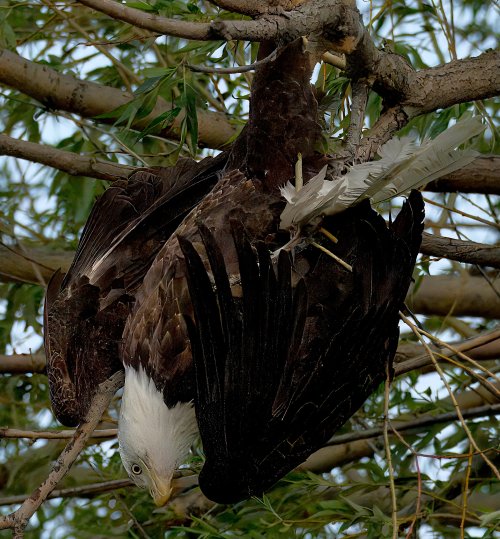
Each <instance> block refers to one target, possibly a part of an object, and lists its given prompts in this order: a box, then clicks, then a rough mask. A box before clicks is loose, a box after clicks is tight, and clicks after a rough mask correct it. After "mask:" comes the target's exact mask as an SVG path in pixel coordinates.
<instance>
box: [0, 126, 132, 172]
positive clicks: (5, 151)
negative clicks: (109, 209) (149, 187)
mask: <svg viewBox="0 0 500 539" xmlns="http://www.w3.org/2000/svg"><path fill="white" fill-rule="evenodd" d="M0 155H10V156H12V157H19V158H20V159H27V160H28V161H32V162H34V163H40V164H42V165H46V166H49V167H52V168H55V169H57V170H62V171H64V172H67V173H68V174H71V175H72V176H88V177H89V178H97V179H100V180H108V181H113V180H116V179H118V178H127V177H128V176H129V175H130V174H131V173H132V172H133V171H134V170H135V167H132V166H126V165H120V164H119V163H112V162H111V161H103V160H101V159H95V158H92V157H84V156H82V155H78V154H76V153H73V152H67V151H64V150H58V149H57V148H52V147H50V146H44V145H43V144H35V143H34V142H26V141H24V140H18V139H14V138H11V137H9V136H7V135H3V134H1V133H0Z"/></svg>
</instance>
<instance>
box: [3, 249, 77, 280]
mask: <svg viewBox="0 0 500 539" xmlns="http://www.w3.org/2000/svg"><path fill="white" fill-rule="evenodd" d="M74 256H75V253H74V252H72V251H62V250H54V249H50V248H41V247H38V248H31V247H30V248H27V247H24V246H13V247H10V246H6V245H2V244H0V280H2V281H14V282H23V283H35V284H43V285H45V284H46V283H47V282H48V281H49V279H50V278H51V277H52V274H53V273H54V272H55V271H56V270H57V269H59V268H60V269H61V271H62V272H63V273H64V272H66V271H67V270H68V268H69V267H70V265H71V262H72V260H73V257H74ZM40 277H41V278H42V279H43V280H44V282H43V283H40V282H39V281H40Z"/></svg>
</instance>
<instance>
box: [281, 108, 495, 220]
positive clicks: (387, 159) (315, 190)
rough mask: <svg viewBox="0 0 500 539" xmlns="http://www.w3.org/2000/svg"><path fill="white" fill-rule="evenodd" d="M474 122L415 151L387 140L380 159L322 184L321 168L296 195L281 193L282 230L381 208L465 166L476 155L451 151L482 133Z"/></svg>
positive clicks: (407, 142) (407, 143)
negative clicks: (367, 206) (370, 206)
mask: <svg viewBox="0 0 500 539" xmlns="http://www.w3.org/2000/svg"><path fill="white" fill-rule="evenodd" d="M484 129H485V126H484V125H483V124H482V123H481V119H480V118H479V117H474V118H470V119H467V120H462V121H460V122H458V123H457V124H455V125H454V126H453V127H451V128H450V129H448V130H447V131H444V132H443V133H441V134H440V135H438V136H437V137H436V138H435V139H434V140H431V141H426V142H424V143H423V144H422V145H421V146H417V145H416V143H415V141H414V140H412V139H411V138H409V137H403V138H401V139H397V138H394V139H391V140H390V141H388V142H387V143H386V144H384V145H383V146H382V147H381V148H380V150H379V152H378V153H379V156H380V157H381V159H379V160H378V161H371V162H369V163H363V164H360V165H354V166H353V167H351V169H350V170H349V172H348V173H347V174H346V175H345V176H343V177H341V178H335V179H334V180H326V179H325V175H326V167H324V168H323V169H322V170H321V172H320V173H319V174H317V175H316V176H314V178H312V179H311V180H309V182H308V183H307V184H306V185H305V186H304V187H303V188H302V189H301V190H300V191H296V190H295V188H294V187H293V186H292V184H291V183H288V184H287V185H286V186H285V187H283V188H282V189H281V192H282V194H283V196H284V197H285V198H286V200H287V205H286V207H285V209H284V210H283V213H282V214H281V225H280V226H281V228H284V229H287V228H291V227H294V226H295V227H296V226H300V225H303V224H305V223H307V222H310V221H311V220H312V219H314V218H315V217H317V216H318V215H333V214H335V213H339V212H341V211H343V210H345V209H346V208H348V207H350V206H354V205H355V204H358V203H359V202H361V201H362V200H364V199H366V198H369V199H371V201H372V203H378V202H382V201H384V200H388V199H390V198H393V197H395V196H398V195H401V194H405V193H407V192H408V191H410V190H411V189H418V188H420V187H422V186H423V185H425V184H427V183H429V182H431V181H433V180H435V179H437V178H439V177H441V176H443V175H444V174H449V173H450V172H453V171H455V170H458V169H460V168H462V167H464V166H465V165H467V164H469V163H470V162H471V161H472V160H473V159H474V158H475V157H476V156H477V152H474V151H471V150H468V151H457V150H455V148H456V147H457V146H459V145H460V144H462V143H464V142H465V141H467V140H468V139H470V138H472V137H474V136H476V135H479V134H480V133H482V132H483V130H484Z"/></svg>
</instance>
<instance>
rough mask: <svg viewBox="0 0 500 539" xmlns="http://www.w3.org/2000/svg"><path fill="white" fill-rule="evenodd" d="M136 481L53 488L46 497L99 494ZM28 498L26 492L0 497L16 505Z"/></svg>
mask: <svg viewBox="0 0 500 539" xmlns="http://www.w3.org/2000/svg"><path fill="white" fill-rule="evenodd" d="M132 486H134V483H132V481H131V480H130V479H115V480H112V481H103V482H102V483H91V484H90V485H82V486H80V487H72V488H61V489H58V490H53V491H52V492H51V493H50V494H49V495H48V496H47V497H46V498H45V499H46V500H53V499H54V498H78V497H80V498H87V497H93V496H97V495H99V494H102V493H104V492H109V491H111V490H117V489H119V488H126V487H132ZM27 499H28V496H26V494H19V495H18V496H6V497H5V498H0V505H16V504H18V503H23V502H25V501H26V500H27Z"/></svg>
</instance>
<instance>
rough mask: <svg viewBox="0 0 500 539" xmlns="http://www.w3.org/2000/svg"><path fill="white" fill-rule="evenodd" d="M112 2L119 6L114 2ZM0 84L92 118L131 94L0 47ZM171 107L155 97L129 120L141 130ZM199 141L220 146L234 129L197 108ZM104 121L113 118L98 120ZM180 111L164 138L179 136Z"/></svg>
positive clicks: (220, 116)
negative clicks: (140, 115) (152, 103)
mask: <svg viewBox="0 0 500 539" xmlns="http://www.w3.org/2000/svg"><path fill="white" fill-rule="evenodd" d="M112 3H113V4H115V5H117V6H120V4H118V3H116V2H112ZM0 83H3V84H5V85H7V86H10V87H12V88H15V89H17V90H19V91H20V92H22V93H24V94H26V95H29V96H30V97H32V98H34V99H36V100H37V101H39V102H40V103H42V104H44V105H45V106H46V107H47V108H48V109H58V110H64V111H67V112H72V113H76V114H79V115H80V116H82V117H84V118H92V117H94V116H99V115H101V114H105V113H109V112H111V111H112V110H115V109H116V108H118V107H119V106H121V105H126V104H127V103H129V102H130V101H131V100H132V99H133V98H134V96H133V95H132V94H130V93H128V92H123V91H121V90H118V89H116V88H111V87H109V86H104V85H102V84H97V83H95V82H86V81H82V80H80V79H77V78H75V77H72V76H70V75H64V74H61V73H58V72H57V71H55V70H54V69H51V68H50V67H48V66H46V65H42V64H37V63H35V62H31V61H30V60H27V59H25V58H23V57H21V56H19V55H17V54H14V53H13V52H10V51H8V50H6V49H2V48H0ZM171 108H172V107H171V106H170V105H169V104H168V103H166V102H165V101H163V100H162V99H158V101H157V102H156V105H155V107H154V109H153V111H152V112H151V113H150V114H149V115H148V116H147V117H146V118H142V119H140V120H136V121H134V122H133V123H132V127H133V128H135V129H139V130H140V129H144V127H146V126H147V125H149V123H150V122H151V120H152V119H153V118H156V117H158V116H159V115H160V114H162V113H163V112H165V111H167V110H170V109H171ZM197 117H198V134H199V139H200V141H201V142H202V143H203V144H204V145H206V146H208V147H210V148H221V147H223V146H224V145H225V144H226V143H227V141H228V140H229V139H231V138H232V137H233V136H234V135H235V134H236V130H235V128H234V127H233V126H232V125H231V124H230V123H229V121H228V120H227V117H226V116H225V115H224V114H222V113H220V112H211V111H205V110H198V111H197ZM99 121H102V122H104V123H106V122H107V123H112V122H113V121H114V120H113V119H110V120H105V119H102V120H101V119H100V120H99ZM181 122H182V114H180V115H179V116H177V118H176V119H175V120H174V122H173V124H172V126H170V127H168V128H165V129H163V130H162V131H161V133H160V134H161V135H162V136H164V137H167V138H171V137H174V138H178V137H179V133H180V129H181Z"/></svg>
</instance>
